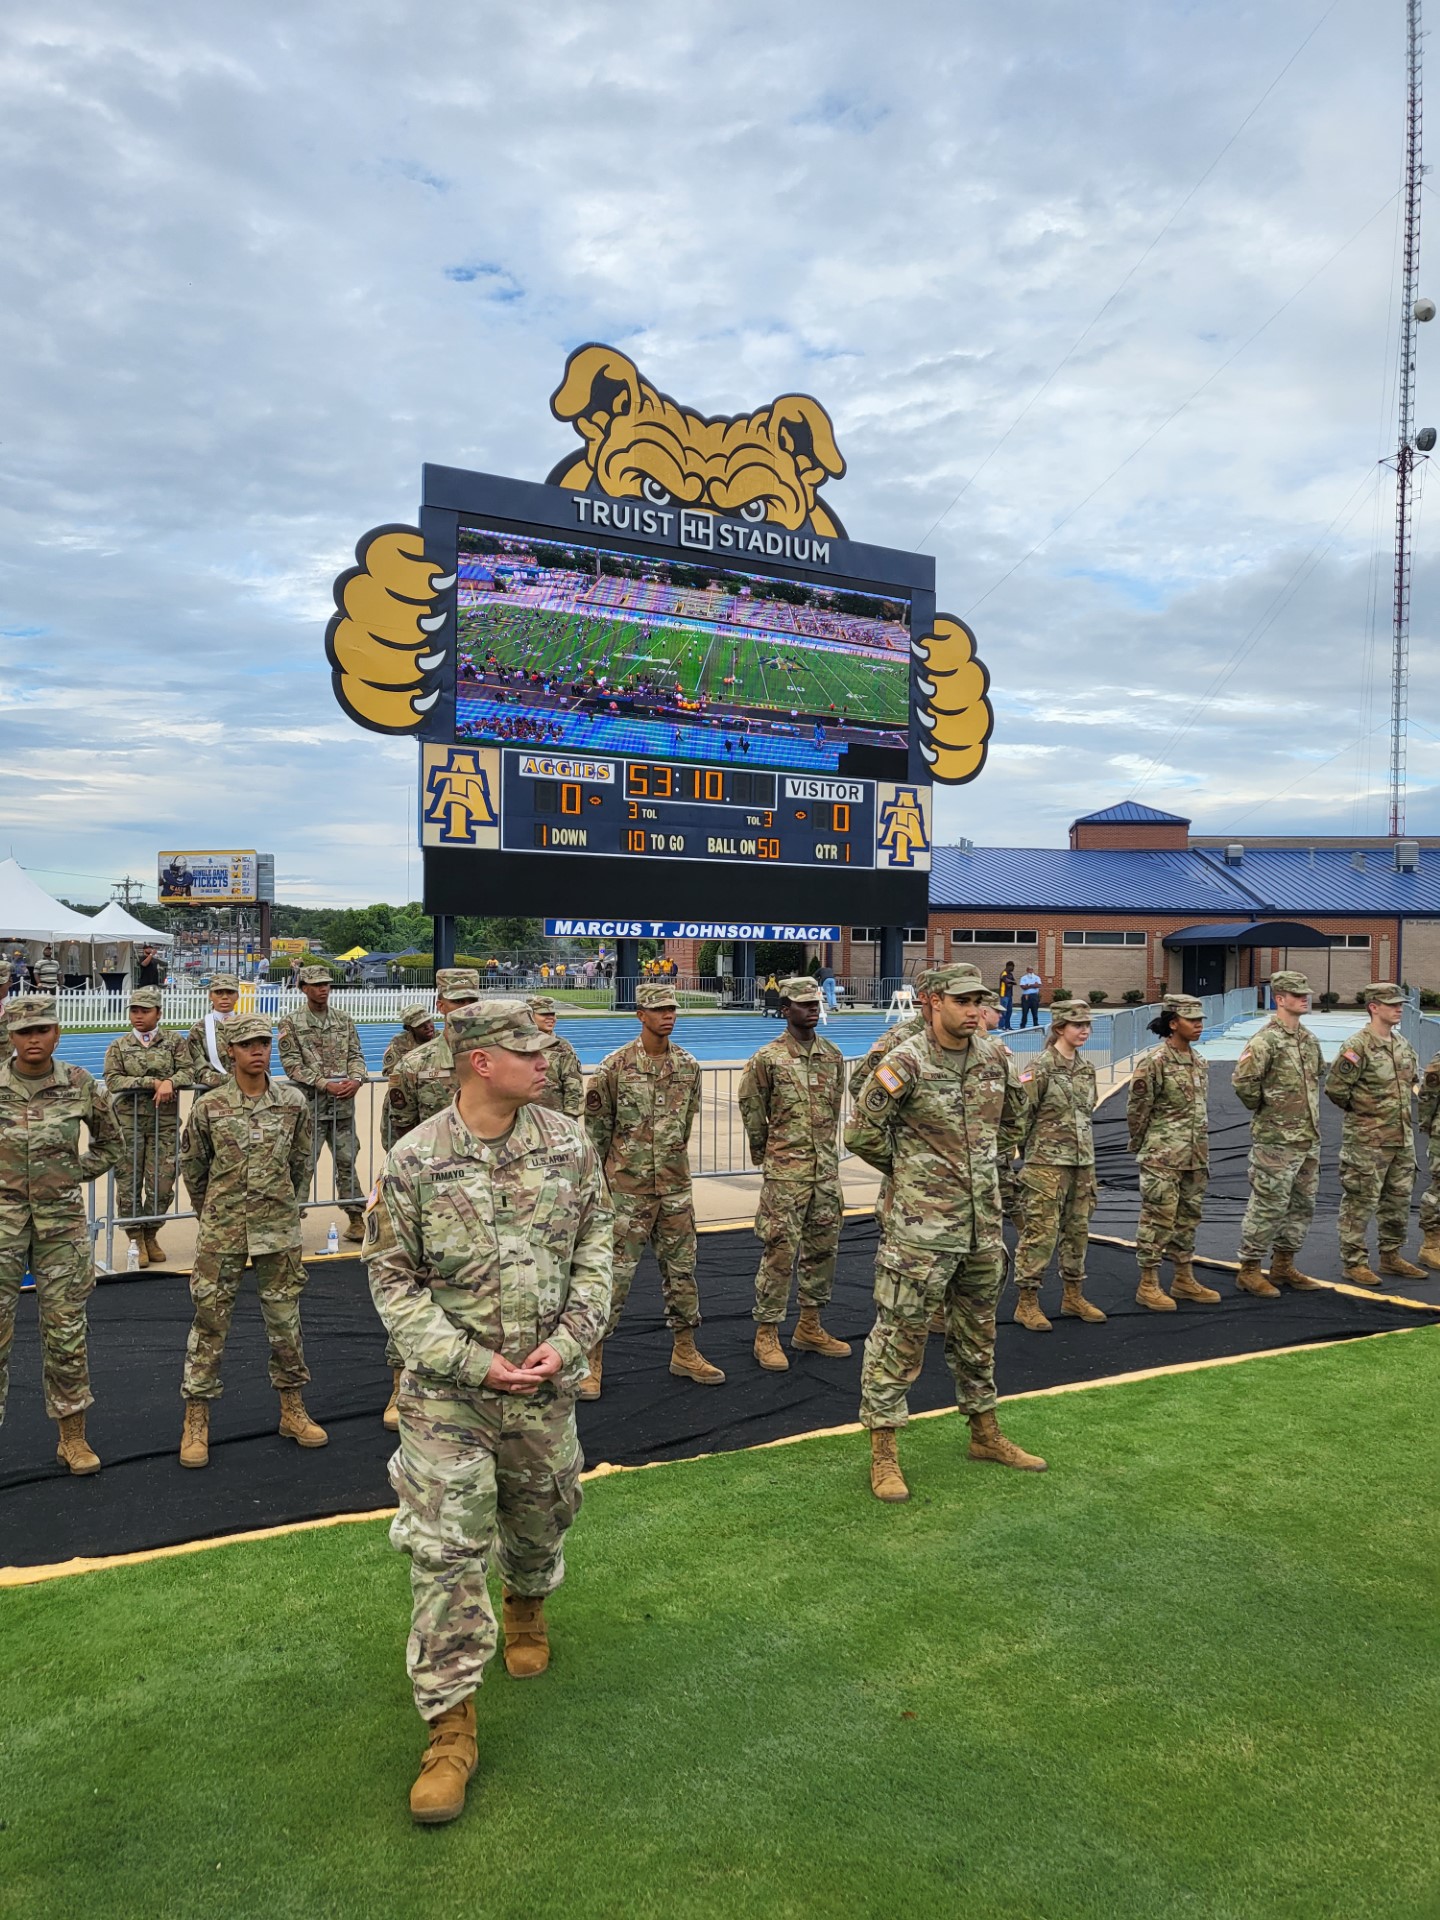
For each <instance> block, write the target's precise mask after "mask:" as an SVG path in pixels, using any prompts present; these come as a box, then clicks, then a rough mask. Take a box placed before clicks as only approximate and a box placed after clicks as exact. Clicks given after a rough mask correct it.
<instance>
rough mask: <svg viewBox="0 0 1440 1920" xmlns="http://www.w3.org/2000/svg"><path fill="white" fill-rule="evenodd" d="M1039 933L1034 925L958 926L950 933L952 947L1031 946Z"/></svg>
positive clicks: (1037, 938) (1034, 943)
mask: <svg viewBox="0 0 1440 1920" xmlns="http://www.w3.org/2000/svg"><path fill="white" fill-rule="evenodd" d="M1039 938H1040V935H1039V934H1038V933H1037V931H1036V930H1035V928H1034V927H976V928H974V929H971V928H969V927H959V928H957V929H956V930H955V932H954V933H952V934H951V935H950V944H951V946H952V947H972V946H973V947H1033V946H1035V945H1036V944H1037V943H1038V941H1039Z"/></svg>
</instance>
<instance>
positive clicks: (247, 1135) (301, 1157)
mask: <svg viewBox="0 0 1440 1920" xmlns="http://www.w3.org/2000/svg"><path fill="white" fill-rule="evenodd" d="M229 1027H230V1031H229V1033H228V1034H227V1036H226V1040H227V1044H228V1046H229V1048H230V1063H231V1065H230V1076H229V1078H228V1079H227V1080H226V1081H225V1084H224V1086H221V1087H213V1088H211V1090H210V1091H209V1092H208V1093H204V1094H202V1095H201V1096H200V1098H199V1099H198V1100H197V1101H196V1102H195V1104H194V1106H193V1107H192V1108H191V1109H190V1118H189V1120H188V1121H187V1122H186V1125H185V1132H184V1135H183V1137H182V1138H181V1142H180V1170H181V1172H182V1173H183V1174H184V1176H185V1185H186V1187H187V1188H188V1189H189V1193H190V1199H191V1201H192V1203H193V1205H194V1208H195V1211H196V1213H197V1214H198V1215H199V1217H200V1226H199V1231H198V1233H197V1235H196V1240H195V1267H194V1271H193V1272H192V1273H191V1275H190V1298H191V1300H192V1301H193V1303H194V1307H195V1317H194V1320H193V1322H192V1324H191V1327H190V1338H189V1341H188V1343H187V1345H186V1349H185V1375H184V1381H183V1384H182V1387H181V1391H182V1393H183V1394H184V1397H185V1426H184V1431H183V1434H182V1437H181V1442H180V1464H181V1465H182V1466H185V1467H203V1466H206V1465H208V1463H209V1459H210V1402H211V1401H212V1400H217V1399H218V1398H219V1397H220V1392H221V1387H220V1356H221V1354H222V1353H223V1352H224V1351H225V1340H226V1336H227V1335H228V1334H229V1332H230V1321H231V1317H232V1316H233V1314H234V1312H235V1296H236V1294H237V1293H238V1292H239V1290H240V1282H241V1279H242V1278H243V1276H244V1273H245V1262H246V1258H247V1256H248V1257H249V1260H250V1263H251V1265H252V1266H253V1267H254V1269H255V1289H256V1292H257V1293H258V1294H259V1296H260V1311H261V1313H262V1315H263V1316H264V1320H265V1333H266V1337H267V1339H268V1340H269V1342H270V1384H271V1385H272V1386H273V1387H274V1388H275V1389H276V1391H277V1392H278V1393H279V1395H280V1432H281V1433H282V1434H283V1435H285V1436H286V1437H287V1438H289V1439H292V1440H294V1441H296V1442H298V1444H299V1445H300V1446H302V1447H323V1446H324V1445H325V1442H326V1440H327V1438H328V1437H329V1436H328V1435H327V1434H326V1433H325V1430H324V1428H323V1427H319V1426H317V1425H316V1424H315V1422H314V1421H313V1420H312V1419H311V1418H310V1416H309V1414H308V1413H307V1412H306V1411H305V1402H304V1399H303V1398H302V1396H301V1391H300V1390H301V1388H302V1387H303V1386H304V1385H305V1384H306V1382H307V1381H308V1380H309V1378H310V1370H309V1368H308V1367H307V1366H306V1365H305V1349H304V1346H303V1344H302V1341H301V1337H300V1295H301V1293H302V1292H303V1291H304V1288H305V1268H304V1266H303V1265H302V1264H301V1260H300V1202H301V1200H302V1199H303V1198H304V1196H305V1191H306V1189H307V1188H308V1186H309V1185H310V1168H311V1165H312V1160H311V1146H310V1107H309V1103H308V1102H307V1100H306V1098H305V1096H304V1094H303V1093H300V1092H298V1091H297V1090H296V1089H295V1088H294V1087H289V1086H286V1085H284V1084H283V1082H277V1081H274V1080H272V1079H271V1078H270V1073H269V1067H270V1043H271V1037H272V1036H271V1030H270V1022H269V1021H268V1020H262V1019H261V1018H260V1016H259V1015H258V1014H242V1015H241V1016H240V1018H239V1019H237V1020H232V1021H231V1022H230V1023H229Z"/></svg>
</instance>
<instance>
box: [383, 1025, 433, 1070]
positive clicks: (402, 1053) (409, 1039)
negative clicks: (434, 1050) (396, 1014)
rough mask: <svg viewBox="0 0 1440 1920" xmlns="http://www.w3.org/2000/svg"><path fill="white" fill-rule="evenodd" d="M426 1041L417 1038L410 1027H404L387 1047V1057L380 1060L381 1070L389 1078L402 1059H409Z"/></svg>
mask: <svg viewBox="0 0 1440 1920" xmlns="http://www.w3.org/2000/svg"><path fill="white" fill-rule="evenodd" d="M423 1045H424V1042H423V1041H421V1040H417V1039H416V1038H415V1036H414V1034H413V1033H412V1032H411V1031H410V1029H409V1027H402V1028H401V1029H400V1031H399V1032H398V1033H397V1034H396V1036H395V1038H394V1039H393V1040H392V1041H391V1042H390V1044H389V1046H388V1047H386V1049H385V1058H384V1059H383V1060H382V1061H381V1062H380V1071H381V1072H382V1073H383V1074H384V1076H385V1078H386V1079H387V1080H388V1079H389V1078H390V1076H391V1074H392V1073H394V1071H395V1069H396V1068H397V1067H398V1066H399V1064H400V1062H401V1061H402V1060H407V1059H408V1058H409V1057H410V1055H411V1054H412V1053H414V1051H415V1049H416V1048H417V1047H419V1046H423Z"/></svg>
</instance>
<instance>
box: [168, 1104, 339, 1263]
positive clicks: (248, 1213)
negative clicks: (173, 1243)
mask: <svg viewBox="0 0 1440 1920" xmlns="http://www.w3.org/2000/svg"><path fill="white" fill-rule="evenodd" d="M180 1171H181V1173H182V1174H183V1175H184V1178H185V1185H186V1187H187V1188H188V1189H189V1192H190V1199H191V1201H192V1203H193V1205H194V1208H195V1211H196V1213H198V1214H199V1216H200V1231H199V1234H198V1237H197V1239H196V1243H195V1250H196V1252H197V1254H198V1253H202V1252H203V1253H221V1254H231V1255H238V1256H239V1257H240V1258H241V1259H243V1258H244V1257H245V1255H246V1254H247V1253H283V1252H285V1251H287V1250H288V1249H289V1248H291V1247H298V1246H299V1244H300V1202H301V1200H302V1199H303V1198H304V1197H305V1191H306V1189H307V1188H308V1187H309V1185H310V1103H309V1101H308V1100H307V1099H306V1098H305V1095H304V1094H303V1093H301V1092H300V1090H299V1088H298V1087H287V1086H284V1085H283V1084H281V1083H280V1082H278V1081H275V1080H271V1081H270V1082H269V1084H268V1085H267V1086H266V1088H265V1091H264V1093H262V1094H261V1095H260V1097H259V1098H258V1099H257V1100H247V1099H246V1097H245V1095H244V1094H243V1093H241V1091H240V1088H239V1086H238V1085H237V1084H236V1082H235V1081H234V1080H232V1079H227V1080H226V1081H225V1084H224V1085H223V1086H220V1087H213V1088H212V1089H211V1090H210V1092H209V1093H206V1094H202V1095H201V1097H200V1098H199V1099H198V1100H197V1101H196V1102H195V1104H194V1106H193V1107H192V1108H191V1109H190V1118H189V1119H188V1120H187V1121H186V1123H185V1131H184V1133H183V1134H182V1136H181V1139H180Z"/></svg>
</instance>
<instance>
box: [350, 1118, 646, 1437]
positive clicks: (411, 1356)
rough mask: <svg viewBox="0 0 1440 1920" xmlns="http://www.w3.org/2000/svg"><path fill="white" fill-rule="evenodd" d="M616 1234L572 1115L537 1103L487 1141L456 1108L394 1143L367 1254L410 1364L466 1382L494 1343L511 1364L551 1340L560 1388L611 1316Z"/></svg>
mask: <svg viewBox="0 0 1440 1920" xmlns="http://www.w3.org/2000/svg"><path fill="white" fill-rule="evenodd" d="M612 1231H613V1226H612V1219H611V1212H610V1200H609V1196H608V1195H607V1193H606V1191H605V1182H604V1180H603V1179H602V1178H601V1174H600V1161H599V1158H598V1156H597V1155H596V1152H595V1149H594V1148H593V1147H592V1146H591V1145H590V1142H589V1141H588V1140H587V1139H586V1137H585V1133H584V1130H583V1129H582V1128H580V1127H578V1126H577V1125H576V1124H575V1122H574V1121H573V1120H568V1119H566V1118H565V1116H564V1115H563V1114H557V1113H554V1112H552V1111H550V1109H549V1108H545V1107H541V1106H540V1105H539V1103H538V1102H535V1103H532V1104H531V1105H529V1106H525V1107H521V1109H520V1111H519V1112H518V1113H517V1114H516V1116H515V1126H514V1128H513V1130H512V1132H511V1133H510V1135H509V1137H508V1138H507V1139H506V1140H505V1141H503V1142H502V1143H501V1144H500V1145H498V1146H493V1147H492V1146H488V1145H486V1144H485V1143H484V1142H482V1141H479V1140H477V1139H476V1138H475V1136H474V1135H473V1134H472V1133H471V1132H470V1129H469V1128H468V1127H467V1126H466V1125H465V1123H464V1121H463V1120H462V1119H461V1118H460V1113H459V1109H458V1108H455V1107H451V1108H449V1109H447V1110H446V1111H445V1112H442V1113H438V1114H434V1115H432V1117H431V1118H430V1119H429V1120H426V1121H424V1122H422V1124H421V1125H420V1126H419V1127H417V1128H416V1129H415V1130H414V1131H413V1132H412V1133H410V1134H408V1135H407V1136H406V1138H405V1139H404V1140H402V1141H401V1142H400V1143H399V1145H398V1146H396V1147H395V1148H394V1149H393V1150H392V1151H391V1154H390V1157H389V1158H388V1159H387V1161H386V1162H385V1166H384V1170H383V1171H382V1173H381V1175H380V1178H379V1179H378V1180H377V1181H376V1183H375V1191H374V1193H373V1195H372V1197H371V1200H370V1203H369V1205H368V1207H367V1208H366V1213H365V1252H364V1258H365V1262H366V1266H367V1267H368V1269H369V1274H370V1291H371V1294H372V1295H373V1297H374V1300H375V1306H376V1309H377V1311H378V1312H379V1315H380V1318H381V1319H382V1320H383V1321H384V1322H385V1326H386V1328H387V1330H388V1331H389V1333H390V1335H391V1337H392V1338H393V1340H394V1342H395V1345H396V1346H397V1347H398V1348H399V1349H400V1352H401V1353H402V1354H403V1355H404V1358H405V1363H406V1365H407V1366H408V1367H411V1368H413V1369H414V1370H415V1371H416V1372H417V1373H420V1374H428V1375H430V1376H431V1377H432V1378H434V1379H437V1380H446V1381H455V1382H457V1383H458V1384H459V1385H460V1386H462V1387H468V1388H471V1389H474V1388H477V1387H479V1386H480V1385H481V1384H482V1382H483V1381H484V1379H485V1376H486V1374H487V1373H488V1372H489V1371H490V1363H491V1361H492V1360H493V1359H494V1358H495V1355H496V1354H497V1353H500V1354H503V1356H504V1357H505V1359H507V1360H509V1361H512V1362H515V1363H518V1362H519V1361H521V1360H523V1359H524V1358H525V1356H526V1355H527V1354H528V1353H532V1352H533V1351H534V1349H535V1348H536V1347H537V1346H539V1345H540V1343H541V1342H542V1341H548V1342H549V1343H550V1345H551V1346H553V1347H554V1348H555V1351H556V1352H557V1353H558V1354H559V1355H560V1357H561V1359H562V1360H563V1361H564V1363H565V1364H564V1367H563V1369H562V1372H561V1374H560V1378H559V1383H558V1391H559V1393H560V1394H561V1395H564V1396H566V1397H568V1396H570V1395H573V1393H574V1392H575V1389H576V1388H577V1387H578V1386H579V1384H580V1382H581V1380H582V1379H583V1378H584V1377H585V1370H586V1364H587V1363H586V1355H587V1354H588V1353H589V1351H590V1349H591V1348H592V1347H593V1346H595V1345H596V1344H597V1343H598V1341H599V1340H600V1338H601V1335H602V1334H603V1333H604V1331H605V1323H606V1321H607V1319H608V1317H609V1313H610V1267H611V1239H612ZM556 1391H557V1389H556V1388H548V1387H542V1388H541V1389H540V1392H539V1394H538V1395H537V1396H536V1397H537V1398H545V1397H551V1398H553V1397H554V1395H555V1393H556ZM496 1397H497V1399H498V1398H503V1397H505V1396H499V1395H497V1396H496ZM527 1398H529V1396H527Z"/></svg>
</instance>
